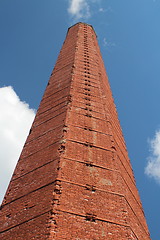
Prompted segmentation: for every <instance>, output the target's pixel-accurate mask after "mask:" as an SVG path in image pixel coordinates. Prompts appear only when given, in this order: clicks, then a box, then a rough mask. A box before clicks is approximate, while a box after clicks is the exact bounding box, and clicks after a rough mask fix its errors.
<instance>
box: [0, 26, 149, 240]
mask: <svg viewBox="0 0 160 240" xmlns="http://www.w3.org/2000/svg"><path fill="white" fill-rule="evenodd" d="M0 239H3V240H30V239H39V240H40V239H41V240H44V239H49V240H51V239H54V240H62V239H68V240H70V239H73V240H80V239H81V240H82V239H83V240H84V239H85V240H91V239H94V240H98V239H100V240H114V239H115V240H116V239H117V240H128V239H130V240H149V239H150V236H149V232H148V227H147V224H146V220H145V217H144V213H143V209H142V205H141V201H140V198H139V194H138V191H137V188H136V185H135V180H134V176H133V172H132V168H131V164H130V160H129V158H128V153H127V150H126V145H125V142H124V138H123V135H122V130H121V127H120V124H119V120H118V116H117V112H116V108H115V105H114V102H113V97H112V93H111V90H110V86H109V82H108V78H107V75H106V72H105V68H104V64H103V60H102V57H101V54H100V50H99V46H98V42H97V39H96V34H95V32H94V30H93V28H92V26H90V25H88V24H85V23H77V24H75V25H74V26H72V27H71V28H69V30H68V33H67V36H66V40H65V42H64V44H63V47H62V50H61V52H60V54H59V57H58V60H57V63H56V65H55V68H54V70H53V72H52V74H51V77H50V80H49V83H48V85H47V88H46V90H45V93H44V96H43V98H42V101H41V103H40V106H39V109H38V111H37V114H36V117H35V120H34V122H33V125H32V127H31V130H30V134H29V136H28V138H27V141H26V143H25V145H24V148H23V150H22V153H21V156H20V159H19V161H18V163H17V166H16V169H15V171H14V174H13V176H12V179H11V181H10V184H9V187H8V190H7V192H6V195H5V197H4V200H3V203H2V206H1V217H0Z"/></svg>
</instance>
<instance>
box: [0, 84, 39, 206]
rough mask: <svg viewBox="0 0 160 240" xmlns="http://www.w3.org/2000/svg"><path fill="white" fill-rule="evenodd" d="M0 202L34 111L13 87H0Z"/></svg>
mask: <svg viewBox="0 0 160 240" xmlns="http://www.w3.org/2000/svg"><path fill="white" fill-rule="evenodd" d="M0 109H1V114H0V183H1V186H0V203H1V201H2V199H3V196H4V194H5V191H6V188H7V186H8V183H9V181H10V178H11V175H12V173H13V170H14V168H15V165H16V163H17V160H18V158H19V155H20V152H21V149H22V147H23V145H24V142H25V139H26V137H27V134H28V131H29V128H30V126H31V124H32V121H33V119H34V116H35V111H34V110H33V109H30V108H29V106H28V104H26V103H25V102H22V101H21V100H20V99H19V97H18V96H17V94H16V93H15V91H14V90H13V88H12V87H11V86H9V87H3V88H0Z"/></svg>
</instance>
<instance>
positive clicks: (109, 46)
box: [103, 38, 116, 48]
mask: <svg viewBox="0 0 160 240" xmlns="http://www.w3.org/2000/svg"><path fill="white" fill-rule="evenodd" d="M103 46H104V47H106V48H111V47H116V43H114V42H111V41H107V39H106V38H103Z"/></svg>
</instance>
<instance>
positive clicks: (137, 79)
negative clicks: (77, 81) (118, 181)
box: [0, 0, 160, 240]
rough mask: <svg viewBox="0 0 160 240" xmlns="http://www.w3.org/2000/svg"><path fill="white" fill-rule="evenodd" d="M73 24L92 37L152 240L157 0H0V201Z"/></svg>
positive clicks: (157, 192)
mask: <svg viewBox="0 0 160 240" xmlns="http://www.w3.org/2000/svg"><path fill="white" fill-rule="evenodd" d="M77 21H85V22H87V23H89V24H92V25H93V27H94V29H95V31H96V33H97V35H98V41H99V45H100V48H101V52H102V56H103V60H104V63H105V66H106V70H107V74H108V76H109V81H110V84H111V88H112V91H113V96H114V99H115V103H116V106H117V110H118V114H119V119H120V122H121V126H122V129H123V133H124V137H125V140H126V144H127V148H128V152H129V157H130V159H131V162H132V166H133V170H134V173H135V177H136V182H137V187H138V190H139V193H140V196H141V200H142V203H143V207H144V210H145V215H146V218H147V223H148V226H149V230H150V233H151V237H152V240H158V239H159V238H160V232H159V229H160V226H159V225H160V208H159V203H160V131H159V129H160V111H159V110H158V109H159V103H160V94H159V91H160V46H159V45H160V28H159V23H160V0H134V1H133V0H121V1H118V0H88V1H87V0H72V1H69V0H59V1H57V0H14V1H13V0H0V35H1V37H0V53H1V54H0V73H1V74H0V108H1V113H2V114H1V117H0V125H1V126H0V132H1V134H0V148H1V150H0V152H1V153H0V154H1V155H0V168H1V171H2V173H1V176H2V177H1V182H2V184H1V185H2V190H1V191H0V194H1V198H2V195H3V192H4V191H5V190H4V189H5V188H6V185H7V183H8V181H9V176H10V174H11V172H12V171H13V170H12V169H13V167H14V165H15V162H16V160H13V158H14V159H17V158H18V157H17V156H18V155H19V151H20V149H21V148H22V145H23V143H24V139H25V138H26V134H27V132H28V128H29V126H30V124H31V122H32V119H33V117H34V114H35V111H34V110H33V109H37V108H38V105H39V102H40V100H41V97H42V94H43V92H44V90H45V87H46V85H47V82H48V79H49V76H50V73H51V71H52V68H53V66H54V64H55V61H56V58H57V56H58V53H59V51H60V48H61V46H62V43H63V41H64V38H65V35H66V32H67V28H68V27H69V26H71V25H72V24H74V23H76V22H77ZM8 86H12V88H13V89H14V90H13V89H12V88H11V87H8ZM4 87H5V88H4ZM24 102H26V103H27V104H29V105H27V104H25V103H24ZM22 112H23V114H22ZM20 130H21V131H20ZM7 144H8V145H7ZM8 149H10V151H8ZM9 153H10V154H9ZM13 156H14V157H13ZM10 161H12V164H11V162H10ZM148 161H150V163H149V164H148ZM147 166H148V167H147ZM146 168H147V170H145V169H146ZM145 172H146V173H145ZM3 182H4V183H3Z"/></svg>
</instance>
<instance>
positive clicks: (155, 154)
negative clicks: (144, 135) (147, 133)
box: [145, 130, 160, 183]
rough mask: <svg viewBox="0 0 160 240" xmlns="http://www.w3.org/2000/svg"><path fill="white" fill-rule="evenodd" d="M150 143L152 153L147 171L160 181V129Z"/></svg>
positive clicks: (150, 175)
mask: <svg viewBox="0 0 160 240" xmlns="http://www.w3.org/2000/svg"><path fill="white" fill-rule="evenodd" d="M149 144H150V151H151V155H150V156H149V157H148V163H147V166H146V168H145V173H146V174H147V175H148V176H149V177H153V178H154V179H155V180H156V181H158V182H159V183H160V130H158V131H156V133H155V136H154V138H153V139H151V140H149Z"/></svg>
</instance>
